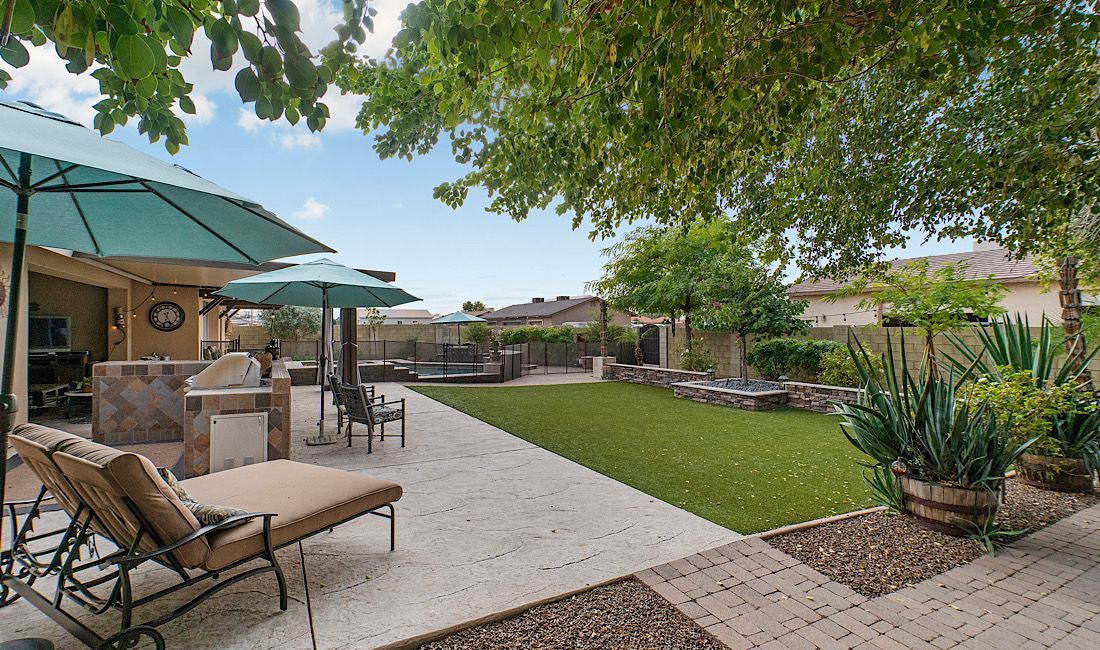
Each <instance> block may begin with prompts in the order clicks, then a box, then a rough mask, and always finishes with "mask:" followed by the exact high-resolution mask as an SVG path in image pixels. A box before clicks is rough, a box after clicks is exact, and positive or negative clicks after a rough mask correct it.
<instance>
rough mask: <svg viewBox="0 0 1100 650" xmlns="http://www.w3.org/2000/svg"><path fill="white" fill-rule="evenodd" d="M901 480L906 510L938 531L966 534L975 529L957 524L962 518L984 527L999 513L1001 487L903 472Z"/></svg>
mask: <svg viewBox="0 0 1100 650" xmlns="http://www.w3.org/2000/svg"><path fill="white" fill-rule="evenodd" d="M899 480H900V483H901V491H902V493H903V494H904V495H905V510H906V512H908V513H909V514H911V515H913V516H914V517H916V518H917V521H919V522H920V523H921V525H923V526H924V527H926V528H930V529H932V530H934V531H937V532H940V533H944V534H947V535H951V536H953V537H964V536H966V535H968V534H970V533H971V532H973V530H966V529H965V528H960V527H959V526H958V525H956V524H957V523H959V522H960V520H962V521H965V522H969V523H970V524H972V525H973V526H976V527H983V526H985V524H987V523H988V522H989V521H990V520H992V519H993V517H994V516H996V514H997V507H998V506H999V501H998V496H999V491H997V490H985V489H981V488H978V489H971V488H961V487H955V486H952V485H943V484H941V483H929V482H927V481H921V480H919V479H915V478H911V477H908V476H902V477H900V479H899ZM963 525H964V526H965V524H963Z"/></svg>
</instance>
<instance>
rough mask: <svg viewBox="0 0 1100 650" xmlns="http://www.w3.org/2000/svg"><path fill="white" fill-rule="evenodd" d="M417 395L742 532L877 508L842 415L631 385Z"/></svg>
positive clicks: (451, 389) (433, 390) (446, 389)
mask: <svg viewBox="0 0 1100 650" xmlns="http://www.w3.org/2000/svg"><path fill="white" fill-rule="evenodd" d="M411 388H413V389H414V390H416V391H418V392H420V393H423V394H424V395H426V396H428V397H431V398H432V399H435V400H438V401H440V402H443V403H444V404H447V405H448V406H452V407H454V408H456V409H458V410H460V411H463V412H465V413H468V414H470V415H472V416H474V417H476V418H478V419H480V420H483V421H485V422H488V423H489V424H492V425H494V426H497V427H499V428H501V429H504V430H505V431H508V432H509V433H512V434H514V435H516V436H519V437H520V438H523V439H524V440H527V441H530V442H532V443H534V444H536V445H538V446H540V447H543V448H544V449H549V450H550V451H553V452H555V453H557V454H560V455H562V456H565V457H566V458H569V459H570V460H573V461H575V462H578V463H580V464H582V465H584V466H585V467H589V468H591V469H593V470H596V471H597V472H600V473H601V474H606V475H607V476H610V477H612V478H614V479H617V480H619V481H622V482H623V483H626V484H627V485H631V486H633V487H635V488H637V489H639V490H641V491H643V492H646V493H648V494H651V495H653V496H655V497H657V498H659V499H662V500H664V501H667V502H668V503H671V504H674V505H676V506H679V507H681V508H683V509H685V510H688V511H690V512H693V513H695V514H697V515H699V516H701V517H705V518H707V519H709V520H711V521H713V522H715V523H717V524H721V525H722V526H725V527H727V528H730V529H732V530H735V531H737V532H741V533H749V532H757V531H761V530H767V529H770V528H775V527H776V526H783V525H786V524H793V523H797V522H800V521H806V520H809V519H816V518H818V517H824V516H827V515H831V514H837V513H841V512H848V511H850V510H854V509H857V508H860V507H865V506H868V505H870V498H869V492H868V490H867V487H866V485H865V483H864V482H863V478H862V476H861V473H860V469H861V467H860V465H859V461H860V459H861V454H860V453H859V452H858V451H856V450H855V448H853V447H852V445H851V444H850V443H849V442H848V441H847V439H845V438H844V436H843V434H842V433H841V432H840V427H839V426H838V425H837V416H835V415H826V414H823V413H813V412H810V411H800V410H795V409H782V410H775V411H742V410H740V409H735V408H730V407H725V406H715V405H712V404H700V403H698V402H693V401H690V400H685V399H677V398H675V397H673V396H672V391H671V390H669V389H667V388H656V387H653V386H639V385H636V384H627V383H622V382H602V383H590V384H564V385H556V386H517V387H455V386H415V387H411Z"/></svg>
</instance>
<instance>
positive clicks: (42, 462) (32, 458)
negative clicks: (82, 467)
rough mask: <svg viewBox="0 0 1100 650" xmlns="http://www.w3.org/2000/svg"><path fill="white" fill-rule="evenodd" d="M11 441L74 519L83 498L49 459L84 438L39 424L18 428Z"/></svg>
mask: <svg viewBox="0 0 1100 650" xmlns="http://www.w3.org/2000/svg"><path fill="white" fill-rule="evenodd" d="M9 440H10V441H11V445H12V447H13V448H14V449H15V451H17V452H18V453H19V457H20V458H22V459H23V462H24V463H26V464H27V467H28V468H30V470H31V471H32V472H34V474H35V476H37V477H38V480H40V481H42V484H43V485H45V486H46V489H47V490H49V491H50V494H52V495H53V496H54V497H55V498H56V499H57V502H58V503H59V504H60V505H61V507H62V508H64V509H65V512H67V513H69V516H72V515H73V514H74V513H75V512H76V506H77V503H78V502H79V500H80V499H79V497H78V496H77V495H76V493H74V492H73V490H72V488H71V487H69V484H68V483H66V482H65V479H64V477H63V476H62V475H61V470H59V469H58V468H57V466H56V465H54V462H53V461H52V460H50V455H51V454H52V453H53V452H54V451H56V450H58V449H61V450H64V449H68V448H71V447H72V446H73V445H76V444H78V443H81V442H84V439H83V438H81V437H80V436H75V435H73V434H71V433H66V432H64V431H58V430H57V429H51V428H49V427H43V426H40V425H37V424H22V425H19V426H17V427H16V428H15V430H14V431H13V432H12V434H11V436H10V438H9Z"/></svg>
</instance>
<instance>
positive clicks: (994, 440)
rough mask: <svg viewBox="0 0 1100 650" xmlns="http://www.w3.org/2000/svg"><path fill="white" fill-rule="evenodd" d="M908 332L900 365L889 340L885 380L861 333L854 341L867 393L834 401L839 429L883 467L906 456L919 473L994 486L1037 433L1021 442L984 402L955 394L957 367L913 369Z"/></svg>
mask: <svg viewBox="0 0 1100 650" xmlns="http://www.w3.org/2000/svg"><path fill="white" fill-rule="evenodd" d="M904 338H905V337H904V334H903V335H902V345H901V365H900V366H898V365H897V364H895V362H894V355H893V348H892V344H891V342H890V340H889V339H887V342H886V353H885V354H884V355H883V367H884V369H885V373H884V378H883V379H882V380H880V379H879V378H878V377H876V376H875V373H874V372H873V370H872V365H871V363H870V356H869V355H868V354H867V351H866V350H864V348H863V346H862V345H861V344H860V343H859V341H858V339H855V341H854V345H852V344H849V345H850V350H851V353H852V358H853V359H855V362H856V366H857V368H858V369H859V373H860V376H861V377H862V378H863V382H864V395H863V398H862V400H861V402H860V403H859V404H853V405H849V404H839V403H838V404H836V405H835V408H836V409H837V411H838V412H839V413H840V415H841V416H842V418H843V419H842V422H841V429H842V430H843V431H844V435H845V436H846V437H847V438H848V440H849V441H850V442H851V443H852V444H853V445H854V446H855V447H856V448H857V449H859V450H860V451H862V452H863V453H865V454H867V455H868V456H870V457H871V458H873V459H874V460H875V461H876V463H877V464H878V465H879V466H880V467H889V466H890V465H891V463H893V462H895V461H901V462H903V463H904V464H905V466H906V471H907V472H908V473H909V474H910V475H911V476H913V477H914V478H917V479H921V480H924V481H933V482H941V483H947V484H951V485H955V486H959V487H964V488H987V489H993V488H995V487H997V485H999V484H1000V482H1001V481H1003V480H1004V475H1005V472H1006V471H1008V469H1009V467H1010V466H1011V465H1012V464H1013V463H1014V462H1015V461H1016V459H1017V458H1019V456H1020V454H1022V453H1023V452H1024V451H1025V450H1026V449H1027V448H1028V447H1029V446H1030V445H1031V444H1032V443H1034V442H1035V438H1032V439H1030V440H1027V441H1025V442H1024V443H1022V444H1019V445H1016V444H1012V443H1011V442H1010V441H1009V438H1008V435H1007V433H1006V432H1005V431H1004V430H1003V429H1002V427H1000V426H998V424H997V420H996V418H994V417H993V413H992V412H991V411H990V410H989V409H988V408H987V407H986V405H985V404H977V405H974V404H971V403H969V402H968V401H967V400H965V399H962V398H961V397H959V396H957V395H956V387H957V382H956V379H955V375H954V373H953V372H952V373H949V374H948V375H947V376H946V377H945V376H943V375H940V374H937V373H933V372H932V371H931V369H930V368H922V370H921V373H920V374H919V375H917V376H914V375H913V373H912V372H910V371H909V368H908V360H907V358H906V355H905V341H904Z"/></svg>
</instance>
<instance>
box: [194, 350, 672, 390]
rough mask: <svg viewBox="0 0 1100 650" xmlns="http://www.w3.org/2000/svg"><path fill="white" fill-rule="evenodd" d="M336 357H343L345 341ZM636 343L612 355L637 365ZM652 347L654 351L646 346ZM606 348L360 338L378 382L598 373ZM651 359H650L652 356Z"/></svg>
mask: <svg viewBox="0 0 1100 650" xmlns="http://www.w3.org/2000/svg"><path fill="white" fill-rule="evenodd" d="M202 345H203V350H204V354H205V353H206V352H205V351H206V350H207V349H208V348H209V349H212V350H216V351H217V353H218V354H219V355H220V354H224V353H225V352H235V351H245V352H262V351H263V350H264V349H263V348H257V349H255V350H253V349H251V348H246V347H242V346H241V344H240V340H239V339H234V340H228V341H207V340H204V341H203V342H202ZM277 345H278V347H277V355H278V356H279V357H281V358H284V359H287V358H289V359H292V360H295V361H313V360H316V359H317V358H318V357H319V356H320V352H321V343H320V341H316V340H306V341H292V340H286V339H283V340H280V341H278V342H277ZM334 346H335V349H334V350H333V352H334V354H333V358H335V359H337V360H340V359H341V358H342V356H343V355H342V354H341V353H340V349H339V346H340V343H339V341H337V342H335V343H334ZM636 352H637V349H636V346H635V344H634V343H633V342H623V343H610V344H608V355H609V356H613V357H615V361H616V362H618V363H626V364H631V365H633V364H636V363H637V357H636ZM646 352H649V350H646ZM599 353H600V346H599V343H596V342H586V341H564V342H549V341H531V342H528V343H516V344H512V345H497V346H490V345H489V344H486V343H461V344H456V343H434V342H426V341H417V340H411V339H410V340H408V341H359V343H358V344H357V345H356V356H357V358H358V362H359V373H360V379H361V380H362V381H364V382H374V381H448V382H486V383H491V382H505V381H510V380H512V379H516V378H518V377H522V376H523V375H531V374H567V373H586V372H592V365H591V362H590V361H589V359H591V357H594V356H598V355H599ZM646 362H647V363H649V362H650V360H649V359H646Z"/></svg>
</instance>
